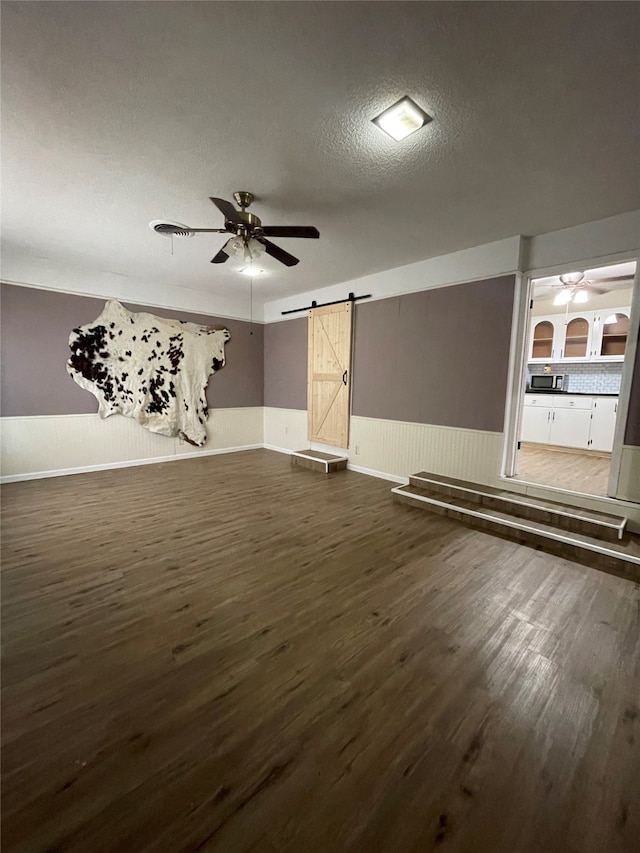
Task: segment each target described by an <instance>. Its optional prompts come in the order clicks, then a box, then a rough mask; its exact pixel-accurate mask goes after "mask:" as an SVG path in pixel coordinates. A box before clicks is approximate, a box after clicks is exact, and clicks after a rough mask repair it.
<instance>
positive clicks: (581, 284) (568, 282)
mask: <svg viewBox="0 0 640 853" xmlns="http://www.w3.org/2000/svg"><path fill="white" fill-rule="evenodd" d="M558 280H559V284H555V285H553V288H554V289H556V290H557V293H556V295H555V297H554V300H553V304H554V305H568V304H569V303H570V302H574V303H576V304H580V303H584V302H588V301H589V297H590V296H591V295H592V294H597V295H598V296H601V295H602V294H604V293H608V292H609V288H607V286H606V285H607V283H612V284H613V283H614V282H626V281H630V280H632V278H631V279H630V278H629V276H626V275H622V276H620V275H617V276H607V277H602V276H599V277H598V282H597V284H596V283H594V282H593V281H591V280H590V279H588V278H585V273H583V272H567V273H563V274H562V275H560V276H558Z"/></svg>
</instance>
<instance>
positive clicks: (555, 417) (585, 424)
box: [549, 409, 591, 450]
mask: <svg viewBox="0 0 640 853" xmlns="http://www.w3.org/2000/svg"><path fill="white" fill-rule="evenodd" d="M590 426H591V412H590V411H589V410H588V409H554V410H553V412H552V413H551V430H550V431H549V444H559V445H560V446H561V447H581V448H583V449H584V450H588V449H589V428H590Z"/></svg>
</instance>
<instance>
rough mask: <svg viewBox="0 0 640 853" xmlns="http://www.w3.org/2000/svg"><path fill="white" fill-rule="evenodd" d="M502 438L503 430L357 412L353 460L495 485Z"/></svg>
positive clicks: (395, 472)
mask: <svg viewBox="0 0 640 853" xmlns="http://www.w3.org/2000/svg"><path fill="white" fill-rule="evenodd" d="M502 439H503V437H502V433H501V432H484V431H482V430H473V429H458V428H456V427H444V426H435V425H433V424H416V423H407V422H405V421H388V420H378V419H377V418H361V417H352V418H351V440H350V441H349V445H350V447H349V462H350V467H354V468H356V467H358V468H365V469H368V470H371V471H379V472H381V473H383V474H387V475H392V476H393V477H394V478H404V479H406V478H407V477H408V476H409V475H410V474H415V473H416V472H417V471H430V472H431V473H433V474H444V475H446V476H449V477H459V478H460V479H463V480H473V481H474V482H475V483H484V484H489V485H492V484H495V483H497V482H498V477H499V475H500V460H501V454H502Z"/></svg>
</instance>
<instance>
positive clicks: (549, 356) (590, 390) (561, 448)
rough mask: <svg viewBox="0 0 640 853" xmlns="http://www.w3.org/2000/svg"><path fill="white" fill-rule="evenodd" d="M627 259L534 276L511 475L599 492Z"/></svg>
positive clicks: (616, 388)
mask: <svg viewBox="0 0 640 853" xmlns="http://www.w3.org/2000/svg"><path fill="white" fill-rule="evenodd" d="M635 271H636V264H635V262H625V263H621V264H616V265H613V266H607V267H601V268H595V269H590V270H585V271H584V272H567V273H564V274H561V275H559V276H548V277H545V278H541V279H536V280H535V281H534V282H533V289H532V307H531V317H530V329H529V338H528V343H527V369H526V376H525V393H524V395H523V397H524V399H523V407H522V417H521V429H520V443H519V452H518V468H517V475H516V476H517V478H518V479H519V480H524V481H527V482H531V483H538V484H542V485H546V486H553V487H556V488H561V489H568V490H571V491H575V492H582V493H586V494H594V495H606V494H607V488H608V480H609V468H610V463H611V452H612V449H613V441H614V433H615V426H616V417H617V413H618V404H619V394H620V384H621V379H622V368H623V363H624V358H625V353H626V348H627V339H628V335H629V322H630V315H631V302H632V297H633V282H634V277H635Z"/></svg>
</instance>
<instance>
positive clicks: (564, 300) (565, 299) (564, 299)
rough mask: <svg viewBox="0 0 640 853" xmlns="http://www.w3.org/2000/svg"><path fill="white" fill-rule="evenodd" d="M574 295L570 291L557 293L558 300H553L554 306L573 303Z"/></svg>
mask: <svg viewBox="0 0 640 853" xmlns="http://www.w3.org/2000/svg"><path fill="white" fill-rule="evenodd" d="M571 299H572V293H571V291H570V290H560V291H558V293H556V298H555V299H554V300H553V304H554V305H568V304H569V302H571Z"/></svg>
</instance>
